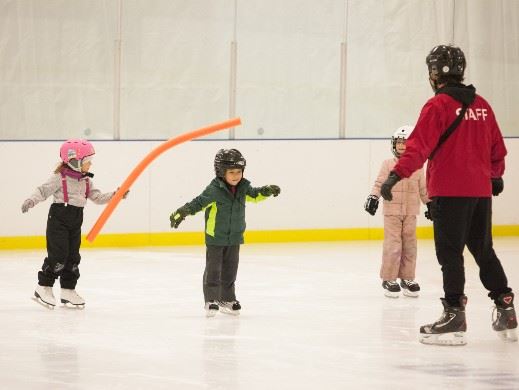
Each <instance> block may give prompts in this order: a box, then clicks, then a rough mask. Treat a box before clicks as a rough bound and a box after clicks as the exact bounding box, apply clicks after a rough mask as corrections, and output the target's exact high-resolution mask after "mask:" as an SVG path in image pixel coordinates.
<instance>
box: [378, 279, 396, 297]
mask: <svg viewBox="0 0 519 390" xmlns="http://www.w3.org/2000/svg"><path fill="white" fill-rule="evenodd" d="M382 287H383V288H384V295H385V296H386V297H388V298H398V297H399V296H400V286H399V285H398V283H397V282H396V281H395V280H384V281H383V282H382Z"/></svg>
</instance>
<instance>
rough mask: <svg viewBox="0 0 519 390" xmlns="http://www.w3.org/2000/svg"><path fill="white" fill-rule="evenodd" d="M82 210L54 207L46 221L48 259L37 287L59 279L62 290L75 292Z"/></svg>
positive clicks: (55, 204) (63, 206)
mask: <svg viewBox="0 0 519 390" xmlns="http://www.w3.org/2000/svg"><path fill="white" fill-rule="evenodd" d="M82 224H83V208H82V207H75V206H71V205H68V206H65V205H64V204H63V203H53V204H52V205H51V206H50V210H49V216H48V219H47V257H46V258H45V260H44V262H43V266H42V267H41V271H40V272H38V284H40V285H41V286H53V285H54V281H55V280H56V279H57V278H58V277H59V278H60V285H61V287H62V288H69V289H74V288H75V287H76V284H77V280H78V279H79V268H78V266H79V262H80V261H81V256H80V254H79V247H80V246H81V225H82Z"/></svg>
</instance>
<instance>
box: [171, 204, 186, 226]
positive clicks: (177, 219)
mask: <svg viewBox="0 0 519 390" xmlns="http://www.w3.org/2000/svg"><path fill="white" fill-rule="evenodd" d="M190 214H191V211H190V210H189V207H187V205H184V206H182V207H181V208H179V209H178V210H177V211H175V212H174V213H173V214H171V215H170V216H169V220H170V222H171V227H172V228H175V229H176V228H178V225H180V223H181V222H182V221H183V220H184V219H186V217H187V216H188V215H190Z"/></svg>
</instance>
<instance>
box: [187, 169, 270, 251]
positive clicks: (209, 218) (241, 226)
mask: <svg viewBox="0 0 519 390" xmlns="http://www.w3.org/2000/svg"><path fill="white" fill-rule="evenodd" d="M266 198H267V197H266V196H263V195H261V194H260V188H259V187H252V186H251V185H250V181H248V180H247V179H244V178H243V179H241V181H240V182H239V183H238V185H237V186H236V193H235V195H234V196H233V194H232V193H231V191H230V190H229V188H228V187H227V185H226V184H225V182H224V181H223V180H222V179H220V178H218V177H215V178H214V179H213V180H212V181H211V183H210V184H209V185H208V186H207V187H206V188H205V190H204V192H202V194H200V195H199V196H197V197H196V198H195V199H193V200H192V201H191V202H189V203H186V206H187V207H188V208H189V211H190V213H191V215H194V214H196V213H198V212H199V211H200V210H204V209H205V243H206V245H222V246H229V245H239V244H243V233H244V232H245V226H246V224H245V202H259V201H262V200H265V199H266Z"/></svg>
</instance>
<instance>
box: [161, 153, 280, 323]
mask: <svg viewBox="0 0 519 390" xmlns="http://www.w3.org/2000/svg"><path fill="white" fill-rule="evenodd" d="M245 164H246V162H245V158H244V157H243V156H242V154H241V153H240V152H239V151H238V150H236V149H220V150H219V151H218V153H217V154H216V156H215V159H214V170H215V173H216V177H215V178H214V179H213V180H212V181H211V183H209V185H208V186H207V187H206V188H205V190H204V191H203V192H202V194H200V195H199V196H197V197H196V198H195V199H193V200H192V201H191V202H189V203H186V204H185V205H184V206H182V207H180V208H179V209H178V210H176V211H175V212H174V213H173V214H171V216H170V217H169V219H170V221H171V227H174V228H175V229H176V228H177V227H178V225H180V223H181V222H182V221H183V220H184V219H185V218H186V216H188V215H194V214H196V213H197V212H199V211H201V210H205V244H206V247H207V249H206V265H205V271H204V279H203V290H204V299H205V310H206V313H207V317H213V316H215V315H216V313H217V312H218V310H219V309H221V311H222V313H225V314H232V315H239V314H240V310H241V305H240V303H239V302H238V301H237V300H236V294H235V291H234V283H235V281H236V274H237V272H238V262H239V253H240V245H241V244H243V233H244V232H245V202H259V201H261V200H264V199H266V198H267V197H269V196H271V195H273V196H278V195H279V193H280V188H279V187H278V186H276V185H267V186H263V187H252V186H251V184H250V182H249V181H248V180H247V179H245V178H243V171H244V169H245Z"/></svg>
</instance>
